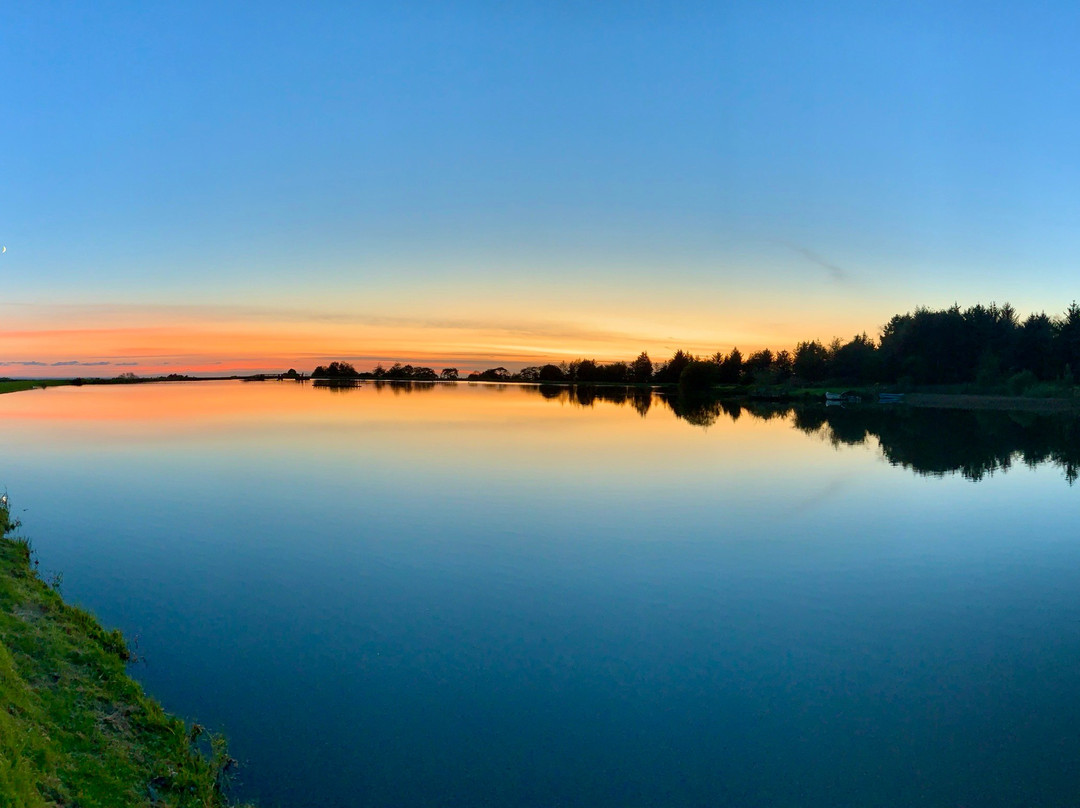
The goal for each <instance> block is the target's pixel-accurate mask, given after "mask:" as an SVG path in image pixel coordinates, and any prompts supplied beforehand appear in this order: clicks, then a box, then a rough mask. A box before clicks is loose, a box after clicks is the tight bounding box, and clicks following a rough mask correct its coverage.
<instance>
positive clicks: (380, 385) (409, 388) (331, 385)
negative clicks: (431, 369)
mask: <svg viewBox="0 0 1080 808" xmlns="http://www.w3.org/2000/svg"><path fill="white" fill-rule="evenodd" d="M438 384H440V382H407V381H381V380H380V381H370V380H358V379H315V380H314V381H313V382H312V387H315V388H316V389H318V390H329V391H330V392H331V393H349V392H352V391H353V390H359V389H360V388H361V387H369V388H373V389H374V390H375V391H376V392H378V393H383V392H390V393H392V394H394V395H395V396H399V395H402V394H403V393H404V394H408V393H420V392H427V391H431V390H434V389H435V386H436V385H438Z"/></svg>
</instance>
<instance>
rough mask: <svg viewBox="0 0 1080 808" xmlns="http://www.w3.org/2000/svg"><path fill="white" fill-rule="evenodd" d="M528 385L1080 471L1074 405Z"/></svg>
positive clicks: (928, 452) (920, 470) (897, 456)
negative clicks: (821, 401) (777, 397)
mask: <svg viewBox="0 0 1080 808" xmlns="http://www.w3.org/2000/svg"><path fill="white" fill-rule="evenodd" d="M526 389H530V390H532V391H535V392H537V393H539V395H541V396H543V397H544V398H547V399H551V400H556V401H560V402H562V403H566V404H570V405H573V406H579V407H592V406H595V404H596V402H597V401H603V402H607V403H611V404H614V405H617V406H633V408H634V409H635V410H636V411H637V412H638V413H640V414H641V415H642V417H644V416H645V415H646V414H647V413H648V412H649V409H650V407H653V406H657V405H658V404H659V405H662V406H666V407H667V408H669V409H670V410H671V411H672V412H673V413H674V414H675V416H676V417H678V418H680V419H682V420H684V421H686V422H687V423H689V424H693V425H694V426H700V427H705V428H708V427H710V426H712V425H713V424H715V423H716V422H717V421H718V420H720V419H721V418H730V419H731V420H732V421H737V420H738V419H739V418H740V417H742V416H746V417H749V418H754V419H757V420H772V419H785V420H788V421H790V422H791V425H792V426H793V427H794V428H795V429H798V430H799V431H801V432H804V433H806V434H808V435H816V436H820V437H822V438H824V439H825V440H828V441H829V442H831V443H832V444H834V445H836V446H841V445H846V446H858V445H863V444H866V443H867V442H868V441H869V440H871V439H874V440H876V441H877V443H878V445H879V446H880V448H881V452H882V454H883V455H884V457H885V459H886V460H888V461H889V462H890V463H892V464H893V465H897V466H901V467H903V468H906V469H910V470H911V471H914V472H915V473H917V474H924V475H938V476H940V475H944V474H950V473H955V472H959V473H960V474H962V475H963V476H964V477H966V478H968V479H969V480H981V479H983V478H985V477H987V476H989V475H992V474H994V473H995V472H999V471H1000V472H1004V471H1007V470H1008V469H1010V468H1011V467H1012V466H1013V465H1014V464H1016V463H1023V464H1024V465H1027V466H1029V467H1035V466H1038V465H1041V464H1045V463H1049V464H1053V465H1056V466H1058V467H1060V468H1061V469H1062V471H1063V473H1064V475H1065V479H1066V480H1068V481H1069V483H1070V484H1072V483H1073V482H1075V481H1076V480H1077V479H1078V477H1080V418H1077V417H1076V416H1075V415H1071V414H1069V413H1055V414H1044V413H1028V412H1000V411H969V410H943V409H928V408H911V407H852V408H844V407H824V406H815V405H807V406H802V405H800V406H793V405H790V404H785V403H780V402H740V401H724V400H718V399H716V398H712V397H709V396H706V395H700V394H697V395H695V394H693V393H688V392H671V393H667V392H665V393H661V392H659V391H656V392H653V391H650V390H644V389H642V388H635V387H617V386H613V387H606V386H604V387H591V386H577V387H567V386H554V385H540V386H539V387H533V388H526Z"/></svg>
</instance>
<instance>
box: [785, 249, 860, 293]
mask: <svg viewBox="0 0 1080 808" xmlns="http://www.w3.org/2000/svg"><path fill="white" fill-rule="evenodd" d="M779 243H780V244H782V245H783V246H785V247H787V248H788V249H789V250H791V251H792V252H796V253H798V254H799V255H801V256H802V257H803V258H805V259H806V260H807V261H809V262H810V263H812V264H817V265H818V266H819V267H821V268H822V269H824V270H826V271H827V272H828V273H829V277H830V278H832V279H833V280H834V281H836V282H838V283H851V282H852V280H853V279H852V277H851V273H850V272H848V271H847V270H846V269H844V268H843V267H842V266H840V265H839V264H834V263H833V262H832V261H829V260H827V259H825V258H822V257H821V256H820V255H818V254H817V253H816V252H814V251H813V250H810V249H807V248H806V247H802V246H800V245H798V244H792V243H791V242H790V241H781V242H779Z"/></svg>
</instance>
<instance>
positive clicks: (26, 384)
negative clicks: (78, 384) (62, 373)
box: [0, 379, 71, 393]
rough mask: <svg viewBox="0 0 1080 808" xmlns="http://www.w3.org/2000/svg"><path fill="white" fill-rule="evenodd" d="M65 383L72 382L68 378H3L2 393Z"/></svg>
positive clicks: (0, 387) (0, 388)
mask: <svg viewBox="0 0 1080 808" xmlns="http://www.w3.org/2000/svg"><path fill="white" fill-rule="evenodd" d="M64 384H71V382H70V381H68V380H67V379H3V380H0V393H18V392H20V391H21V390H33V389H34V388H35V387H59V386H60V385H64Z"/></svg>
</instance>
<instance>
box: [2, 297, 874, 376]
mask: <svg viewBox="0 0 1080 808" xmlns="http://www.w3.org/2000/svg"><path fill="white" fill-rule="evenodd" d="M88 308H91V310H90V311H88V312H80V311H79V310H78V307H75V311H74V313H72V314H70V315H68V314H66V313H61V314H60V315H56V314H53V315H51V316H48V315H47V316H44V317H34V318H32V319H31V318H29V317H27V316H25V315H23V316H21V317H19V316H15V317H8V318H7V328H5V329H4V330H2V331H0V374H2V375H9V376H11V375H15V376H31V377H33V376H37V377H45V376H66V377H71V376H105V377H110V376H115V375H118V374H119V373H123V372H125V371H131V372H135V373H138V374H167V373H177V372H180V373H196V374H203V375H218V374H220V375H228V374H230V373H238V372H239V373H243V372H259V371H267V372H280V371H284V370H287V369H288V368H296V369H297V370H299V371H302V372H310V371H311V370H312V369H314V367H315V366H316V365H318V364H325V363H326V362H329V361H333V360H342V361H347V362H352V363H353V364H354V365H356V366H357V368H358V369H360V370H367V369H370V368H371V367H374V366H375V365H376V364H377V363H382V364H384V365H387V364H393V363H394V362H402V363H411V364H421V365H431V366H433V367H437V368H438V367H445V366H454V367H458V368H459V369H460V370H462V371H469V370H480V369H484V368H489V367H493V366H497V365H504V366H507V367H509V368H510V369H513V370H516V369H519V368H521V367H524V366H526V365H537V364H544V363H546V362H555V363H558V362H560V361H563V360H572V359H579V358H591V359H596V360H599V361H605V362H612V361H629V360H632V359H633V358H634V357H636V356H637V355H638V354H639V353H640V352H641V351H647V352H648V353H649V355H650V357H652V359H653V361H654V362H657V361H663V360H666V359H667V358H668V357H670V356H671V354H672V353H674V351H675V350H677V349H683V350H688V351H690V352H692V353H694V354H697V355H711V354H713V353H715V352H716V351H723V352H725V353H727V352H729V351H730V350H731V349H732V348H733V347H735V346H737V347H738V348H739V349H740V350H741V351H742V352H743V355H744V356H745V355H747V354H748V353H749V352H752V351H755V350H759V349H761V348H771V349H773V350H783V349H789V350H790V349H791V348H792V347H794V345H795V344H796V342H798V341H800V340H802V339H815V338H816V339H821V340H823V341H827V340H828V339H830V338H831V337H832V336H833V335H834V334H833V332H832V331H826V330H824V329H823V328H822V325H821V323H820V322H811V321H809V320H807V321H805V322H802V321H801V322H795V321H793V320H781V321H779V322H777V318H776V316H775V313H774V317H773V321H772V322H766V323H765V324H764V325H760V326H759V325H755V324H754V323H755V321H756V318H755V317H754V316H753V315H752V314H751V313H749V312H747V313H744V314H743V315H742V316H741V317H740V318H739V319H738V320H735V319H729V320H727V321H725V322H724V323H723V324H720V325H718V323H717V320H718V318H716V317H714V316H711V315H708V314H705V313H701V312H697V313H687V314H686V316H684V317H682V318H680V319H679V322H678V324H677V326H669V325H668V324H666V323H665V322H663V321H662V318H658V316H657V315H656V314H655V313H653V314H650V315H649V316H645V315H643V314H638V315H632V314H629V313H626V314H622V315H620V316H617V317H616V316H605V315H602V314H598V315H595V316H594V317H593V318H591V320H590V321H588V325H582V324H581V323H580V321H574V320H571V321H569V322H565V323H550V322H539V321H537V322H529V321H528V320H527V319H525V318H522V319H520V320H503V321H496V320H492V321H490V322H484V321H482V320H480V321H475V320H474V321H469V320H463V321H460V322H459V321H453V320H447V319H445V318H443V319H439V318H437V317H434V316H431V317H429V318H428V319H427V320H426V321H425V319H424V318H421V317H416V318H413V319H411V320H393V319H390V318H387V319H386V320H379V319H378V318H372V321H370V322H369V321H365V320H364V319H363V318H356V319H355V320H349V319H347V318H346V319H345V321H339V319H336V318H333V317H327V318H326V319H320V318H319V316H318V315H317V314H315V315H308V316H306V317H290V316H281V317H276V318H275V317H274V315H275V314H277V313H276V312H269V313H268V314H267V315H266V316H251V315H250V313H245V314H244V315H243V316H228V313H226V314H225V315H221V314H216V313H215V312H214V311H213V310H210V311H209V312H208V313H205V314H203V313H200V312H199V311H198V310H194V311H189V310H184V311H181V312H180V313H179V314H178V313H177V312H176V311H174V310H172V309H170V308H169V307H161V311H160V312H153V311H152V309H153V307H149V308H150V309H151V316H148V315H147V312H146V310H145V309H143V310H140V309H139V308H138V307H116V309H115V311H111V310H106V311H98V310H95V309H93V308H92V307H88ZM155 314H156V315H160V316H152V315H155ZM582 319H583V318H582ZM43 320H47V321H48V322H43ZM103 321H105V322H108V323H109V324H108V325H107V326H103V325H102V323H103ZM861 330H864V329H861V328H858V327H856V326H855V325H854V324H852V325H849V326H848V327H847V328H846V329H844V330H839V331H838V333H837V334H836V335H839V336H842V337H843V338H845V339H846V338H849V337H850V336H851V335H852V334H854V333H857V332H858V331H861ZM815 332H816V333H815ZM848 332H850V333H848ZM871 332H872V333H874V332H876V329H871Z"/></svg>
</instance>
